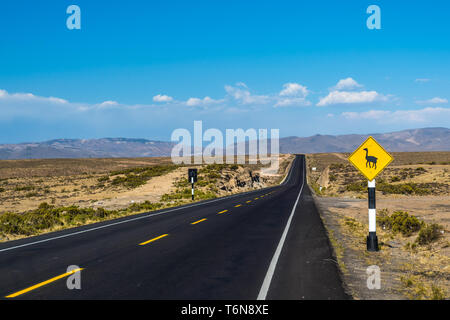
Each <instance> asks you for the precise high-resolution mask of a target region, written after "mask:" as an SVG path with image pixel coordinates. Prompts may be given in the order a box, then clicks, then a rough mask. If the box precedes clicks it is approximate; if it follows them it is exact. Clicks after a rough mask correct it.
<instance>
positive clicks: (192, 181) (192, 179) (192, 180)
mask: <svg viewBox="0 0 450 320" xmlns="http://www.w3.org/2000/svg"><path fill="white" fill-rule="evenodd" d="M185 181H186V180H185ZM191 183H192V201H194V177H191Z"/></svg>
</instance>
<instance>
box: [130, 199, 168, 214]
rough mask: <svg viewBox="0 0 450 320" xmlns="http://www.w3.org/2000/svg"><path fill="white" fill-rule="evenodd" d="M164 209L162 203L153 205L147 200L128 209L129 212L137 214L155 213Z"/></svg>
mask: <svg viewBox="0 0 450 320" xmlns="http://www.w3.org/2000/svg"><path fill="white" fill-rule="evenodd" d="M161 207H162V204H161V203H151V202H150V201H148V200H146V201H144V202H142V203H133V204H132V205H131V206H129V207H128V210H129V211H131V212H137V211H143V210H148V211H153V210H157V209H159V208H161Z"/></svg>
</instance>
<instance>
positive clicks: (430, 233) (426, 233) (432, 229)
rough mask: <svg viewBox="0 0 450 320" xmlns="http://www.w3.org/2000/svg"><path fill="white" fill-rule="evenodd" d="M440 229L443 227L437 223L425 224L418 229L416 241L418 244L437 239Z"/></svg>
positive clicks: (428, 242)
mask: <svg viewBox="0 0 450 320" xmlns="http://www.w3.org/2000/svg"><path fill="white" fill-rule="evenodd" d="M441 230H443V227H442V226H441V225H439V224H437V223H432V224H427V225H425V226H424V227H423V228H422V229H421V230H420V231H419V235H418V236H417V239H416V242H417V243H418V244H419V245H426V244H430V243H431V242H433V241H435V240H437V239H439V237H440V236H441Z"/></svg>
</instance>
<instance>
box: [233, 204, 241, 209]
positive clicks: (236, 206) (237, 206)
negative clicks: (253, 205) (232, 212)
mask: <svg viewBox="0 0 450 320" xmlns="http://www.w3.org/2000/svg"><path fill="white" fill-rule="evenodd" d="M240 206H242V204H237V205H235V206H234V207H235V208H239V207H240Z"/></svg>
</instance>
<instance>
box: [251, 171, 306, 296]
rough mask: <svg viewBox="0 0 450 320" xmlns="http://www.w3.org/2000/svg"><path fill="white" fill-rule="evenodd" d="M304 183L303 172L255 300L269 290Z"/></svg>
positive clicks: (265, 294)
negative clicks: (292, 205)
mask: <svg viewBox="0 0 450 320" xmlns="http://www.w3.org/2000/svg"><path fill="white" fill-rule="evenodd" d="M304 169H305V167H303V171H304ZM304 185H305V175H304V174H303V182H302V187H301V188H300V192H299V193H298V196H297V200H296V201H295V204H294V207H293V208H292V212H291V215H290V216H289V219H288V221H287V223H286V227H285V228H284V231H283V234H282V235H281V239H280V242H278V246H277V249H276V250H275V253H274V255H273V257H272V260H271V261H270V265H269V269H267V273H266V276H265V278H264V281H263V284H262V286H261V289H260V290H259V294H258V297H257V298H256V300H266V297H267V293H268V292H269V287H270V283H271V282H272V277H273V274H274V272H275V268H276V266H277V263H278V258H279V257H280V254H281V250H282V249H283V245H284V241H285V240H286V236H287V233H288V231H289V227H290V225H291V221H292V217H293V216H294V212H295V209H297V204H298V201H299V200H300V196H301V194H302V191H303V186H304Z"/></svg>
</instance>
